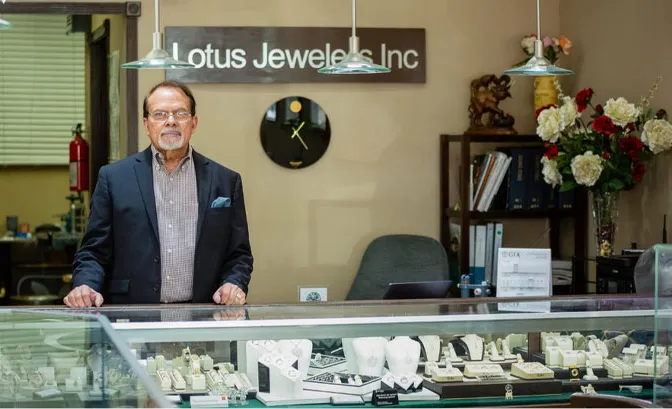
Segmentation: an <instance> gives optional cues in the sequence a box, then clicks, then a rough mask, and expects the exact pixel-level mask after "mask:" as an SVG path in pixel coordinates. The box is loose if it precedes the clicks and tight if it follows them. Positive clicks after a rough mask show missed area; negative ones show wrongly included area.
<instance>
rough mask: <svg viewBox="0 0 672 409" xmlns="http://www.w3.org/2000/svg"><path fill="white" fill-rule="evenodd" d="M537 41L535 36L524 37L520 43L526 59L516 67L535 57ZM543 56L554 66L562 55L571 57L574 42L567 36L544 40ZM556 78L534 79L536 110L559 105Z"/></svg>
mask: <svg viewBox="0 0 672 409" xmlns="http://www.w3.org/2000/svg"><path fill="white" fill-rule="evenodd" d="M536 39H537V36H536V35H535V34H530V35H529V36H526V37H523V39H522V40H521V41H520V46H521V48H522V49H523V52H524V53H525V58H524V59H523V60H521V61H519V62H518V63H517V64H515V65H514V67H519V66H521V65H524V64H525V63H527V61H528V60H529V59H530V58H531V57H532V56H534V41H535V40H536ZM542 46H543V55H544V57H546V59H547V60H549V61H550V62H551V63H552V64H555V62H556V61H557V60H558V58H560V56H561V55H569V50H570V49H571V48H572V42H571V41H569V39H568V38H567V37H565V36H560V37H559V38H558V37H549V36H546V37H544V38H543V39H542ZM554 83H555V77H554V76H540V77H536V78H535V79H534V108H535V109H539V108H541V107H542V106H544V105H548V104H557V103H558V92H557V90H556V89H555V85H554Z"/></svg>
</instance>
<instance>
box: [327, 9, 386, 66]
mask: <svg viewBox="0 0 672 409" xmlns="http://www.w3.org/2000/svg"><path fill="white" fill-rule="evenodd" d="M356 25H357V0H352V35H351V36H350V41H349V46H350V47H349V51H348V55H346V56H345V57H344V58H343V60H341V62H339V63H337V64H333V65H330V66H329V67H323V68H320V69H319V70H317V72H319V73H320V74H383V73H386V72H390V69H389V68H387V67H383V66H382V65H378V64H373V63H371V62H369V60H368V59H367V58H365V57H364V56H363V55H362V54H360V53H359V38H358V37H357V33H356V31H355V30H356Z"/></svg>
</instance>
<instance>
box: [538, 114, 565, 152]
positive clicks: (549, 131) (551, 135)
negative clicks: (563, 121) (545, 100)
mask: <svg viewBox="0 0 672 409" xmlns="http://www.w3.org/2000/svg"><path fill="white" fill-rule="evenodd" d="M561 130H562V129H561V128H560V113H559V111H558V108H555V107H550V108H546V109H544V110H543V111H541V112H540V113H539V117H538V118H537V135H539V137H540V138H541V139H543V140H544V141H546V142H551V143H556V142H557V141H558V138H559V137H560V131H561Z"/></svg>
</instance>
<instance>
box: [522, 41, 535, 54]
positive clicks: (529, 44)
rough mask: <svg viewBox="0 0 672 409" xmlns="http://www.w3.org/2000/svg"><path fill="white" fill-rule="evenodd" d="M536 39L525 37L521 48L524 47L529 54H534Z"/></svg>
mask: <svg viewBox="0 0 672 409" xmlns="http://www.w3.org/2000/svg"><path fill="white" fill-rule="evenodd" d="M534 40H535V38H534V37H525V38H523V41H521V42H520V46H521V47H523V50H525V52H526V53H528V54H534Z"/></svg>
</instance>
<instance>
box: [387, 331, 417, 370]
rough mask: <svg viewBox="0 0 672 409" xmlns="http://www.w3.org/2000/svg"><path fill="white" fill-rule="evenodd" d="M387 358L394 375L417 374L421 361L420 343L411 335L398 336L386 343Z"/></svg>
mask: <svg viewBox="0 0 672 409" xmlns="http://www.w3.org/2000/svg"><path fill="white" fill-rule="evenodd" d="M385 359H386V360H387V365H388V368H390V372H392V375H394V376H402V375H407V374H415V373H416V372H417V370H418V363H419V362H420V343H419V342H418V341H413V340H412V339H411V338H410V337H406V336H403V337H396V338H394V339H393V340H392V341H390V342H388V343H387V344H386V345H385Z"/></svg>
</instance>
